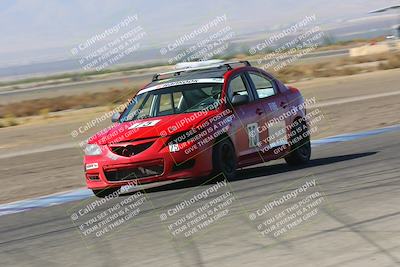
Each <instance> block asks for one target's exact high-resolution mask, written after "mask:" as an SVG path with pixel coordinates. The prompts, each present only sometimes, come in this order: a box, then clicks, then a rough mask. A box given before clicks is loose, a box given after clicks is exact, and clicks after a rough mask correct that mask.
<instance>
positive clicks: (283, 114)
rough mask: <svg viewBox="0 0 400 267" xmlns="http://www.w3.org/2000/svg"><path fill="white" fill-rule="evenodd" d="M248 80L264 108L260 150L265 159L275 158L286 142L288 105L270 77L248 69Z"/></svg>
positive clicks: (280, 153)
mask: <svg viewBox="0 0 400 267" xmlns="http://www.w3.org/2000/svg"><path fill="white" fill-rule="evenodd" d="M246 75H247V77H248V79H249V82H250V84H251V86H252V88H253V91H254V92H255V98H256V99H258V101H257V102H259V103H260V104H261V105H262V108H263V109H264V112H265V114H264V118H265V123H264V124H263V125H262V127H261V132H262V133H260V135H262V136H264V139H262V140H261V141H260V146H261V151H262V152H263V156H264V158H266V159H270V158H277V157H279V156H280V155H282V153H283V152H284V151H285V148H286V145H287V144H288V138H287V126H288V125H289V124H290V116H287V115H288V112H289V105H288V101H287V99H286V96H285V95H283V94H282V93H281V92H280V91H279V88H278V86H277V84H276V82H275V81H274V79H273V78H272V77H269V76H267V75H266V74H264V73H262V72H256V71H249V72H248V73H247V74H246Z"/></svg>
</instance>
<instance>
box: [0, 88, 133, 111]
mask: <svg viewBox="0 0 400 267" xmlns="http://www.w3.org/2000/svg"><path fill="white" fill-rule="evenodd" d="M133 94H134V90H128V89H122V90H116V89H112V90H110V91H108V92H99V93H93V94H82V95H76V96H60V97H55V98H43V99H35V100H26V101H22V102H18V103H11V104H6V105H1V106H0V118H8V117H26V116H33V115H41V116H43V117H46V116H48V114H49V113H50V112H55V111H62V110H68V109H81V108H88V107H96V106H104V105H115V104H119V103H123V102H125V101H127V100H128V98H129V97H132V96H133Z"/></svg>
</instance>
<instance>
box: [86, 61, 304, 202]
mask: <svg viewBox="0 0 400 267" xmlns="http://www.w3.org/2000/svg"><path fill="white" fill-rule="evenodd" d="M179 68H180V69H178V70H176V71H172V72H167V73H161V74H156V75H154V77H153V81H152V82H151V83H150V84H148V85H147V86H145V87H144V88H143V89H141V90H140V91H139V92H138V93H137V94H136V96H135V97H134V98H133V99H132V100H131V101H130V102H129V104H128V105H127V107H126V108H125V110H124V111H123V112H122V113H121V114H120V113H116V114H114V116H113V117H112V121H113V122H115V124H113V125H112V126H111V127H109V128H107V129H105V130H102V131H100V132H99V133H97V134H96V135H94V136H93V137H91V138H90V139H89V140H88V144H87V145H86V147H85V157H84V164H85V176H86V182H87V186H88V188H89V189H92V190H93V192H94V194H95V195H96V196H98V197H105V196H107V195H109V194H111V193H115V192H117V191H118V189H119V188H121V187H122V186H126V185H131V184H132V183H134V184H145V183H151V182H156V181H166V180H176V179H184V178H195V177H204V176H208V175H213V174H215V175H217V174H220V175H223V176H224V177H225V178H226V179H228V180H229V179H232V178H233V177H234V176H235V172H236V170H237V168H240V167H245V166H249V165H253V164H258V163H262V162H265V161H269V160H274V159H278V158H282V157H284V158H285V160H286V161H287V163H289V164H303V163H306V162H307V161H308V160H309V159H310V155H311V146H310V137H309V130H308V128H309V125H308V122H307V116H306V109H305V105H304V100H303V97H302V96H301V94H300V92H299V90H298V89H296V88H293V87H287V86H285V85H284V84H283V83H282V82H280V81H279V80H277V79H276V78H274V77H273V76H272V75H271V74H269V73H267V72H265V71H263V70H261V69H258V68H255V67H252V66H251V65H250V63H249V62H247V61H240V62H218V61H212V62H196V63H182V64H181V65H180V66H179Z"/></svg>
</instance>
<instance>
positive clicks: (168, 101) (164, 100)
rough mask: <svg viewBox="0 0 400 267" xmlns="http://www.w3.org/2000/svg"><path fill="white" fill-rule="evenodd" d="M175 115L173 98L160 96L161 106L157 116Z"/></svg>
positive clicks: (164, 95) (169, 95) (168, 95)
mask: <svg viewBox="0 0 400 267" xmlns="http://www.w3.org/2000/svg"><path fill="white" fill-rule="evenodd" d="M170 114H174V109H173V106H172V96H171V94H162V95H160V106H159V110H158V113H157V115H159V116H160V115H170Z"/></svg>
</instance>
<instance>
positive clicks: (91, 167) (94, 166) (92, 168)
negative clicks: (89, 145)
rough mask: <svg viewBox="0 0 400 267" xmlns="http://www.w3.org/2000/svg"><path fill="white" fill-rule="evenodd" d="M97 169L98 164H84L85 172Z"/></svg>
mask: <svg viewBox="0 0 400 267" xmlns="http://www.w3.org/2000/svg"><path fill="white" fill-rule="evenodd" d="M98 168H99V164H98V163H89V164H86V170H94V169H98Z"/></svg>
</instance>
